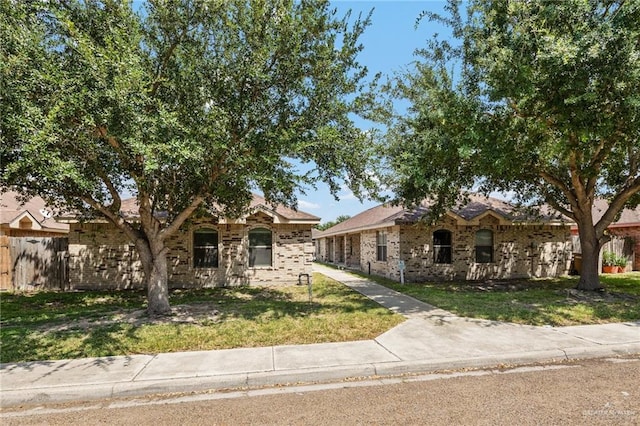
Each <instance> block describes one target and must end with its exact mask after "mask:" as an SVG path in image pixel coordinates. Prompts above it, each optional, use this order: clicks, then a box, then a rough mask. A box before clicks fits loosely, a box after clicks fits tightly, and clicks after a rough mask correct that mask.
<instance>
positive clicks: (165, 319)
mask: <svg viewBox="0 0 640 426" xmlns="http://www.w3.org/2000/svg"><path fill="white" fill-rule="evenodd" d="M220 319H221V318H220V311H219V310H218V308H217V306H216V305H215V304H214V303H210V302H204V303H191V304H185V305H175V306H172V307H171V315H166V316H150V315H148V314H147V311H146V310H145V309H136V310H131V309H129V310H127V309H119V310H117V311H112V312H106V313H105V314H104V315H102V316H100V317H97V318H90V319H80V320H78V321H75V322H73V323H71V324H67V323H65V324H57V325H46V326H43V327H41V329H42V330H45V331H65V330H78V329H80V330H88V329H91V328H93V327H96V326H98V327H101V326H107V325H111V324H122V323H126V324H131V325H133V326H136V327H139V326H142V325H147V324H153V325H156V324H194V325H206V324H211V323H214V322H218V321H220Z"/></svg>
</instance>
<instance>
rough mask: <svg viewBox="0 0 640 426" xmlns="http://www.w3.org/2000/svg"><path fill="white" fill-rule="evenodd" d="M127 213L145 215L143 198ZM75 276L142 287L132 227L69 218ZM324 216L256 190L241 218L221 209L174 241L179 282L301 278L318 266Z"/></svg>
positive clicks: (87, 282) (173, 266)
mask: <svg viewBox="0 0 640 426" xmlns="http://www.w3.org/2000/svg"><path fill="white" fill-rule="evenodd" d="M121 214H122V215H123V216H125V217H127V218H129V219H130V220H135V218H136V217H137V206H136V200H135V199H129V200H124V201H123V203H122V208H121ZM67 220H68V221H69V223H70V226H71V229H70V233H69V255H70V259H69V269H70V270H69V280H70V287H71V288H75V289H80V288H92V289H122V288H140V287H142V286H143V285H144V284H143V279H144V276H143V271H142V265H141V263H140V261H139V259H138V255H137V253H136V250H135V247H134V245H133V244H132V243H131V242H130V241H129V239H128V238H127V237H126V235H125V234H124V233H123V232H122V231H120V230H119V229H118V228H116V227H115V226H113V225H112V224H110V223H108V222H107V221H106V220H102V221H98V220H94V221H91V222H85V223H82V222H80V221H78V220H77V219H76V218H73V217H72V218H67ZM319 222H320V219H319V218H318V217H315V216H312V215H310V214H307V213H304V212H301V211H295V210H292V209H289V208H286V207H282V206H278V207H275V208H274V207H271V206H269V205H267V203H266V201H265V199H264V198H262V197H260V196H257V195H255V196H254V199H253V201H252V203H251V208H250V213H249V214H248V215H246V216H244V217H242V218H239V219H229V218H224V217H219V216H216V215H215V210H212V213H211V214H209V215H207V216H205V217H197V218H192V219H190V220H188V221H187V222H186V223H185V224H183V226H182V227H181V228H180V230H179V231H178V232H177V233H176V234H175V235H173V236H171V237H170V238H169V239H168V240H167V241H166V244H167V247H168V248H169V253H168V255H167V260H168V270H169V285H170V287H171V288H183V287H184V288H187V287H215V286H233V285H246V284H257V283H260V284H268V283H273V284H279V283H292V282H298V280H299V276H300V274H310V273H311V268H312V257H313V243H312V241H311V229H312V227H313V226H314V225H316V224H318V223H319Z"/></svg>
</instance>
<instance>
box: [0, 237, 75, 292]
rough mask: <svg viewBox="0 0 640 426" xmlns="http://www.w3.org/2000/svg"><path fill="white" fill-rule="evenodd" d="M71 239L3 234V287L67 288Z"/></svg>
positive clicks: (0, 263) (0, 249)
mask: <svg viewBox="0 0 640 426" xmlns="http://www.w3.org/2000/svg"><path fill="white" fill-rule="evenodd" d="M68 248H69V240H68V239H67V238H52V237H8V236H6V235H2V236H0V289H1V290H20V291H29V290H38V289H43V290H44V289H46V290H65V289H66V288H67V284H68V281H69V264H68V257H69V256H68Z"/></svg>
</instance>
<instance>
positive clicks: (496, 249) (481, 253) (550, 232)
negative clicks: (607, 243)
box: [316, 195, 572, 282]
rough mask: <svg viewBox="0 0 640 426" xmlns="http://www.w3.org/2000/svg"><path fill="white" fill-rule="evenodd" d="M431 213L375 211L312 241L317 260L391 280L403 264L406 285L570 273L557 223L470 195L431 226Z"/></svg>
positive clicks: (566, 241) (567, 239) (565, 228)
mask: <svg viewBox="0 0 640 426" xmlns="http://www.w3.org/2000/svg"><path fill="white" fill-rule="evenodd" d="M428 210H429V203H428V202H426V201H425V202H423V203H422V204H421V205H420V207H419V208H417V209H411V210H409V209H405V208H403V207H400V206H391V205H380V206H377V207H374V208H371V209H369V210H367V211H365V212H362V213H360V214H358V215H356V216H354V217H352V218H350V219H348V220H346V221H344V222H341V223H339V224H337V225H335V226H333V227H331V228H329V229H327V230H325V231H323V232H321V233H319V234H318V235H317V236H316V238H317V239H316V250H317V253H316V255H317V257H318V260H320V261H326V262H332V263H336V264H342V265H345V266H347V267H351V268H356V269H360V270H361V271H364V272H368V273H371V274H375V275H380V276H385V277H388V278H391V279H396V280H397V279H399V278H400V268H401V267H402V266H404V275H405V279H406V280H407V281H410V282H419V281H425V280H450V279H466V280H478V279H503V278H517V277H552V276H558V275H563V274H566V273H568V272H569V267H570V264H571V257H572V247H571V234H570V228H569V225H568V224H567V223H566V222H564V221H562V220H561V219H560V218H553V217H551V216H547V217H544V218H533V217H531V216H524V215H518V214H517V213H516V211H515V208H514V207H513V206H512V205H510V204H509V203H506V202H504V201H501V200H497V199H494V198H487V197H483V196H479V195H472V196H471V197H470V200H469V202H468V203H467V204H466V205H463V206H461V207H459V208H456V209H453V210H451V211H449V212H448V213H447V214H446V215H445V216H444V217H443V218H442V219H441V220H440V221H439V222H438V223H437V224H436V225H434V226H426V225H424V224H423V223H421V222H420V218H421V217H422V216H423V215H424V214H425V213H427V212H428Z"/></svg>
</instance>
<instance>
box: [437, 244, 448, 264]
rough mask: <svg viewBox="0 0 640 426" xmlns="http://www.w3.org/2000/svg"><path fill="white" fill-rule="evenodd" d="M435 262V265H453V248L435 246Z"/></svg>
mask: <svg viewBox="0 0 640 426" xmlns="http://www.w3.org/2000/svg"><path fill="white" fill-rule="evenodd" d="M433 261H434V263H451V247H446V246H434V247H433Z"/></svg>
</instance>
